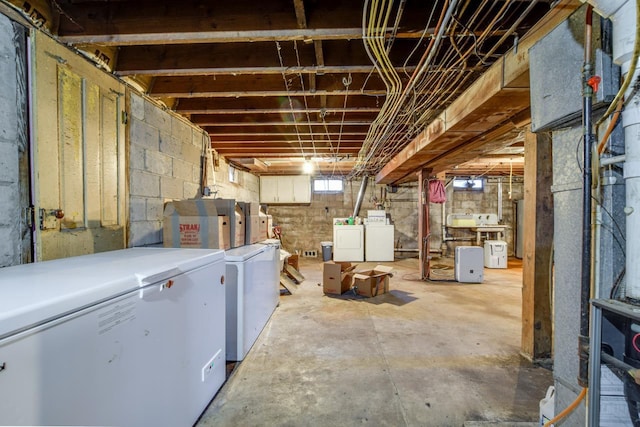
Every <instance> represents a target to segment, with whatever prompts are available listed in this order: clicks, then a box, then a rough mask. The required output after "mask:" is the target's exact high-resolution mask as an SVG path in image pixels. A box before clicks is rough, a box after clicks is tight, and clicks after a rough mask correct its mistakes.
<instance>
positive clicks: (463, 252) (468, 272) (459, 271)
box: [454, 246, 484, 283]
mask: <svg viewBox="0 0 640 427" xmlns="http://www.w3.org/2000/svg"><path fill="white" fill-rule="evenodd" d="M483 252H484V251H483V250H482V248H481V247H479V246H458V247H456V251H455V259H454V263H455V269H454V274H455V279H456V281H458V282H461V283H482V281H483V280H484V255H483Z"/></svg>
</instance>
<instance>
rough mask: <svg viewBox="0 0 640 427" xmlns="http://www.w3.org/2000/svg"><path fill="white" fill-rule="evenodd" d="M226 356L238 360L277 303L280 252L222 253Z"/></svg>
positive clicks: (264, 248) (248, 248)
mask: <svg viewBox="0 0 640 427" xmlns="http://www.w3.org/2000/svg"><path fill="white" fill-rule="evenodd" d="M224 259H225V264H226V273H227V274H226V286H227V292H226V321H227V322H226V333H227V336H226V349H227V352H226V355H227V356H226V357H227V360H233V361H241V360H243V359H244V357H245V356H246V355H247V353H248V352H249V350H250V349H251V347H252V346H253V343H254V342H255V341H256V339H257V338H258V336H259V335H260V332H262V329H263V328H264V326H265V325H266V324H267V322H268V321H269V318H270V317H271V314H272V313H273V311H274V310H275V308H276V307H277V305H278V303H279V302H280V271H279V268H278V267H279V265H280V250H279V248H278V247H277V246H275V245H271V244H268V245H261V244H253V245H245V246H241V247H239V248H234V249H230V250H228V251H226V252H225V256H224Z"/></svg>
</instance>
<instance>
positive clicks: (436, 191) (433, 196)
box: [429, 179, 447, 203]
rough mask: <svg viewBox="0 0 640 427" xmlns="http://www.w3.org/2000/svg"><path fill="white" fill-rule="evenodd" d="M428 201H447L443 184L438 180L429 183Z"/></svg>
mask: <svg viewBox="0 0 640 427" xmlns="http://www.w3.org/2000/svg"><path fill="white" fill-rule="evenodd" d="M429 201H430V202H431V203H444V202H446V201H447V192H446V190H445V189H444V184H443V183H442V181H440V180H439V179H434V180H432V181H429Z"/></svg>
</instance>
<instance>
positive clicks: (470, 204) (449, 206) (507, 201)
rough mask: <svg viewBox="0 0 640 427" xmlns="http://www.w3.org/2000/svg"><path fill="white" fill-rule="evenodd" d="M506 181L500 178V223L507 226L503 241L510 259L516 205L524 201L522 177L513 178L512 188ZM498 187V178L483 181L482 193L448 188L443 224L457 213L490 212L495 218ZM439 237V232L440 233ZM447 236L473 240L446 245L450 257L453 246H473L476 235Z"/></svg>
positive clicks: (454, 232) (513, 247)
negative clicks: (449, 216) (450, 215)
mask: <svg viewBox="0 0 640 427" xmlns="http://www.w3.org/2000/svg"><path fill="white" fill-rule="evenodd" d="M509 182H510V181H509V177H503V178H502V221H501V222H500V223H501V224H504V225H507V226H509V228H507V229H506V230H505V235H504V236H503V240H505V241H506V242H507V249H508V254H509V256H513V255H514V254H515V232H516V207H515V203H516V201H518V200H521V199H523V198H524V182H523V180H522V178H521V177H515V178H512V179H511V185H509ZM499 187H500V186H499V184H498V178H497V177H487V178H485V182H484V189H483V191H466V190H454V189H453V185H449V186H447V203H446V205H445V209H446V212H445V221H446V215H449V214H456V213H459V214H474V213H493V214H496V215H497V214H498V190H499ZM509 193H511V194H509ZM439 234H442V233H441V232H440V233H439ZM450 234H451V235H452V236H454V237H455V238H462V239H472V241H460V242H456V241H453V242H447V250H446V253H448V254H451V255H452V254H453V248H454V247H455V246H458V245H465V244H471V243H473V244H475V237H476V234H475V233H472V232H470V231H464V230H456V231H453V230H450Z"/></svg>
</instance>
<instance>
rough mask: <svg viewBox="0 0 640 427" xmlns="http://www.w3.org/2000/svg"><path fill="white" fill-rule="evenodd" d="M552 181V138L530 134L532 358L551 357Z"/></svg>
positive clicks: (527, 344)
mask: <svg viewBox="0 0 640 427" xmlns="http://www.w3.org/2000/svg"><path fill="white" fill-rule="evenodd" d="M552 178H553V175H552V162H551V135H550V134H546V133H540V134H534V133H531V132H527V134H526V135H525V142H524V254H523V257H524V258H523V270H522V348H521V350H522V353H523V354H524V356H526V357H528V358H530V359H543V358H548V357H551V342H552V331H551V304H550V300H549V297H550V293H549V288H550V280H551V277H550V274H549V272H550V263H551V251H552V244H553V197H552V194H551V184H552Z"/></svg>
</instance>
